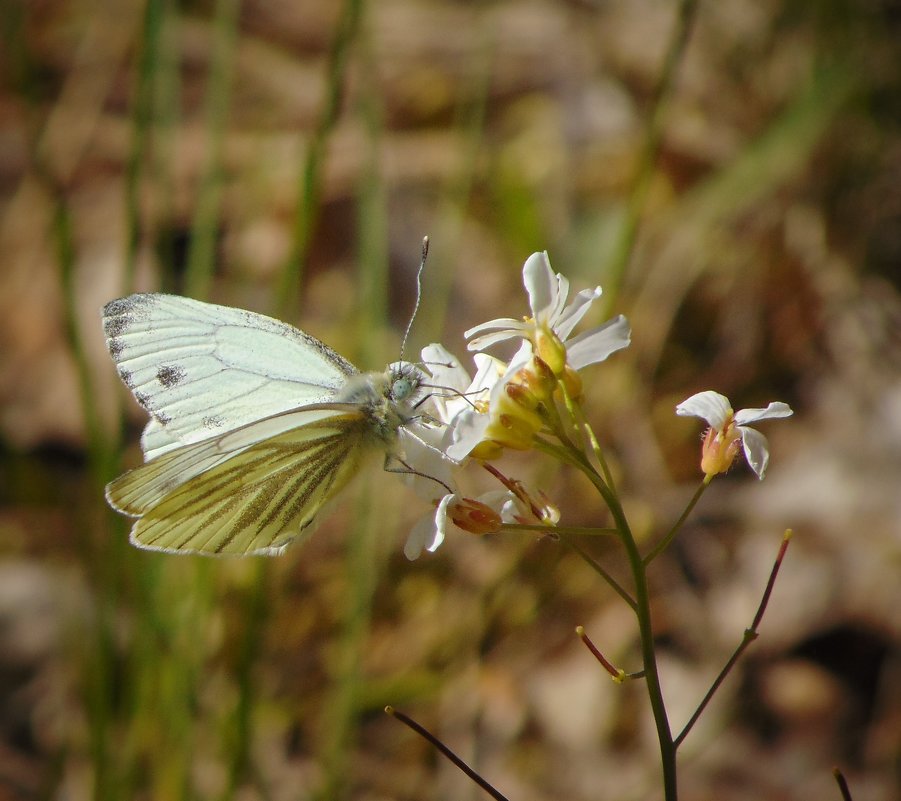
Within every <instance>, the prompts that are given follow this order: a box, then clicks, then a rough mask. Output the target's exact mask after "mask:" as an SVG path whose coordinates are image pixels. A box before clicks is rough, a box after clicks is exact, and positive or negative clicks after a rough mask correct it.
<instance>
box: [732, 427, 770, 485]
mask: <svg viewBox="0 0 901 801" xmlns="http://www.w3.org/2000/svg"><path fill="white" fill-rule="evenodd" d="M738 430H739V431H740V432H741V444H742V447H743V448H744V451H745V458H746V459H747V460H748V464H749V465H751V469H752V470H753V471H754V472H755V473H757V478H759V479H761V480H762V479H763V477H764V475H766V468H767V465H768V464H769V461H770V450H769V446H768V444H767V441H766V437H765V436H763V434H761V433H760V432H759V431H757V430H756V429H754V428H747V427H746V426H738Z"/></svg>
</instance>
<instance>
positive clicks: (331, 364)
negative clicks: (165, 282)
mask: <svg viewBox="0 0 901 801" xmlns="http://www.w3.org/2000/svg"><path fill="white" fill-rule="evenodd" d="M103 326H104V332H105V333H106V337H107V346H108V348H109V351H110V354H111V355H112V357H113V359H114V361H115V362H116V365H117V367H118V370H119V375H120V376H121V377H122V379H123V381H125V383H126V385H127V386H128V387H129V389H131V391H132V393H133V394H134V396H135V398H137V400H138V402H139V403H140V404H141V405H142V406H143V407H144V408H145V409H146V410H147V411H148V412H149V413H150V414H151V417H152V420H151V423H150V424H149V425H148V427H147V430H146V431H145V435H144V450H145V455H146V456H147V458H152V457H154V456H157V455H159V454H161V453H165V452H166V451H168V450H172V449H174V448H177V447H178V446H180V445H184V444H187V443H191V442H197V441H200V440H205V439H207V438H209V437H211V436H213V435H215V434H216V432H217V431H228V430H230V429H234V428H238V427H240V426H242V425H245V424H247V423H250V422H252V421H254V420H258V419H259V418H260V417H262V416H267V415H273V414H275V413H277V412H282V411H286V410H288V409H293V408H296V407H298V406H301V405H304V404H312V403H321V402H324V401H327V400H329V399H330V398H332V397H333V396H334V394H335V392H336V391H337V389H338V388H339V387H341V386H342V385H343V384H344V383H345V381H346V380H347V378H348V376H351V375H354V374H356V373H357V370H356V369H355V368H354V367H353V365H351V364H350V363H349V362H348V361H346V360H345V359H343V358H342V357H341V356H339V355H338V354H337V353H335V352H334V351H333V350H331V349H330V348H328V347H327V346H326V345H324V344H323V343H321V342H319V340H317V339H314V338H313V337H311V336H309V335H307V334H304V333H303V332H302V331H299V330H297V329H296V328H293V327H292V326H290V325H287V324H286V323H282V322H279V321H278V320H274V319H272V318H271V317H266V316H264V315H261V314H255V313H253V312H249V311H244V310H242V309H233V308H229V307H227V306H217V305H214V304H210V303H202V302H200V301H196V300H191V299H190V298H183V297H178V296H175V295H161V294H143V295H140V294H139V295H131V296H129V297H127V298H122V299H120V300H115V301H112V302H111V303H109V304H107V306H106V307H105V308H104V310H103Z"/></svg>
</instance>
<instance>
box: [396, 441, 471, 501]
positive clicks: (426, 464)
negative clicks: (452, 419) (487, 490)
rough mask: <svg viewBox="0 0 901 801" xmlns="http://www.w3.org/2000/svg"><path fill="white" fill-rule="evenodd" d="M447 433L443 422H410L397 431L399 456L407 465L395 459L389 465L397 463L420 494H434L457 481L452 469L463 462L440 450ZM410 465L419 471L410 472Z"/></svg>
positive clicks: (427, 496) (430, 495)
mask: <svg viewBox="0 0 901 801" xmlns="http://www.w3.org/2000/svg"><path fill="white" fill-rule="evenodd" d="M444 436H445V430H444V427H443V426H442V427H437V426H424V425H415V426H414V425H407V426H405V427H403V428H401V429H400V431H399V432H398V437H399V438H398V445H399V450H400V456H401V458H402V459H403V460H404V464H405V465H406V467H404V466H403V465H397V463H396V461H395V462H392V463H389V467H391V466H392V464H393V465H396V469H397V470H398V472H401V473H404V474H405V475H406V476H407V483H408V484H410V485H411V486H412V488H413V491H414V492H415V493H416V494H417V495H418V496H419V497H420V498H427V499H431V498H435V497H437V496H438V494H439V493H441V492H446V491H447V490H446V488H447V487H453V486H454V484H455V481H454V474H453V471H454V470H455V469H456V468H458V467H459V466H460V465H459V462H457V461H454V460H453V458H452V457H450V456H448V455H447V453H445V452H444V451H442V450H441V447H440V445H441V444H442V441H443V438H444ZM433 440H434V442H433ZM408 467H409V468H412V469H413V470H415V471H416V472H415V473H410V472H409V471H408V469H407V468H408ZM392 469H395V468H392Z"/></svg>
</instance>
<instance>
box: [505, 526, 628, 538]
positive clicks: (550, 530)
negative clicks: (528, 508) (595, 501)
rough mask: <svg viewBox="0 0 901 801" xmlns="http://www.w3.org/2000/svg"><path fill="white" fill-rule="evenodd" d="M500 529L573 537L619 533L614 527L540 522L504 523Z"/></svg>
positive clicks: (604, 535)
mask: <svg viewBox="0 0 901 801" xmlns="http://www.w3.org/2000/svg"><path fill="white" fill-rule="evenodd" d="M501 531H534V532H536V533H537V534H571V535H572V536H574V537H612V536H616V534H618V533H619V532H617V530H616V529H615V528H591V527H585V526H549V525H546V524H542V523H535V524H531V523H504V524H502V526H501Z"/></svg>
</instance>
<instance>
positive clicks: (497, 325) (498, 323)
mask: <svg viewBox="0 0 901 801" xmlns="http://www.w3.org/2000/svg"><path fill="white" fill-rule="evenodd" d="M528 328H529V326H528V325H527V324H526V323H524V322H523V321H522V320H514V319H513V318H512V317H498V318H496V319H494V320H488V322H485V323H479V324H478V325H474V326H473V327H472V328H470V329H468V330H466V331H464V332H463V336H464V338H466V339H470V338H471V337H472V336H473V335H475V334H481V333H482V332H483V331H507V330H509V329H515V330H522V331H526V330H528ZM510 336H514V335H513V334H511V335H510Z"/></svg>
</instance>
